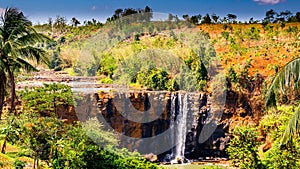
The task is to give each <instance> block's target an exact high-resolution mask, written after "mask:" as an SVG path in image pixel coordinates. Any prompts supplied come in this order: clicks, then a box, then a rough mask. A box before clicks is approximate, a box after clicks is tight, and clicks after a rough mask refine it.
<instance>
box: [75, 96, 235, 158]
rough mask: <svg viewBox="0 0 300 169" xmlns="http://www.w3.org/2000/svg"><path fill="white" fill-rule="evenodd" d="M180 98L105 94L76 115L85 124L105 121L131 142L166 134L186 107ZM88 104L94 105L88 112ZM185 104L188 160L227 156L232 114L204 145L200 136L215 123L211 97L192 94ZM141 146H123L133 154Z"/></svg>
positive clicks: (93, 98) (91, 99)
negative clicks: (88, 121)
mask: <svg viewBox="0 0 300 169" xmlns="http://www.w3.org/2000/svg"><path fill="white" fill-rule="evenodd" d="M180 96H181V94H179V93H178V92H175V93H170V92H150V91H132V92H126V93H104V92H102V93H98V94H94V95H90V96H88V97H87V100H84V101H83V102H81V103H79V104H78V110H76V111H77V112H78V114H77V115H78V118H79V119H80V120H81V121H84V120H86V119H87V118H89V117H97V118H98V119H100V118H104V119H105V122H106V123H107V124H108V125H109V126H110V127H111V128H112V129H113V130H115V131H116V132H118V133H122V135H126V136H128V137H131V138H151V137H154V136H158V135H160V134H163V133H164V132H166V131H167V130H168V129H169V128H170V127H172V125H174V124H173V123H174V121H176V119H177V118H179V113H180V106H181V105H183V103H181V102H182V97H181V98H180ZM85 103H86V105H85ZM88 103H93V104H90V105H91V106H89V107H88V108H86V106H87V104H88ZM185 104H186V106H187V108H186V111H187V112H186V113H187V119H186V120H187V123H186V126H187V131H186V133H185V135H186V139H185V151H184V153H185V156H186V157H187V158H193V159H198V158H199V157H204V156H219V157H224V156H226V154H225V152H224V149H225V147H226V146H227V145H228V141H229V139H230V137H229V134H228V132H229V119H228V118H229V115H228V112H227V113H224V114H223V117H222V119H219V121H217V123H216V124H217V127H216V130H215V131H214V132H213V134H212V135H211V136H210V137H209V139H208V140H206V141H205V142H204V143H200V142H199V141H198V138H199V136H200V133H201V132H202V130H203V127H204V126H205V125H206V124H207V123H208V122H207V121H208V119H210V120H211V117H213V115H212V114H210V104H211V103H210V102H209V96H208V95H207V94H205V93H189V94H188V100H187V101H186V103H185ZM96 109H97V110H96ZM179 130H180V129H179ZM177 134H178V131H177V130H176V131H174V132H173V133H171V134H170V135H169V138H167V139H165V140H163V141H166V142H170V141H172V140H174V139H173V137H176V135H177ZM139 144H141V143H140V142H138V141H137V142H134V141H132V142H122V141H121V146H124V147H127V148H129V149H131V150H134V149H136V148H137V147H139V146H140V145H139ZM162 144H164V143H163V142H162ZM173 150H174V148H173ZM173 150H172V148H170V149H169V151H167V152H165V153H163V154H161V157H163V156H165V155H166V154H171V153H172V151H173Z"/></svg>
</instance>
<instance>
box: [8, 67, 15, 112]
mask: <svg viewBox="0 0 300 169" xmlns="http://www.w3.org/2000/svg"><path fill="white" fill-rule="evenodd" d="M7 72H8V75H9V81H10V99H11V100H10V106H11V108H10V111H9V113H10V114H12V113H14V114H16V111H15V109H16V105H15V99H16V84H15V77H14V73H13V72H12V71H11V70H10V68H9V67H7Z"/></svg>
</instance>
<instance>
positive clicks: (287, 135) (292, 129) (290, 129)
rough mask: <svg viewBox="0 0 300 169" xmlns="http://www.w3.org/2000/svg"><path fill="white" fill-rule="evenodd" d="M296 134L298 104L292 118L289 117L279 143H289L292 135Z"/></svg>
mask: <svg viewBox="0 0 300 169" xmlns="http://www.w3.org/2000/svg"><path fill="white" fill-rule="evenodd" d="M296 134H300V105H299V106H298V107H297V109H296V111H295V113H294V114H293V116H292V118H291V119H290V121H289V123H288V125H287V127H286V129H285V131H284V133H283V136H282V139H281V142H280V144H281V145H286V144H288V143H291V142H292V140H293V137H294V136H295V135H296Z"/></svg>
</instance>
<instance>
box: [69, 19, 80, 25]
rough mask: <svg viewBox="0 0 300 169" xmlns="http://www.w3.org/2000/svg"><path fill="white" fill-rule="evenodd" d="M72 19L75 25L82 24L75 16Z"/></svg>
mask: <svg viewBox="0 0 300 169" xmlns="http://www.w3.org/2000/svg"><path fill="white" fill-rule="evenodd" d="M71 21H72V25H73V26H75V27H77V26H78V25H79V24H80V22H79V21H78V20H77V19H76V18H75V17H73V18H72V20H71Z"/></svg>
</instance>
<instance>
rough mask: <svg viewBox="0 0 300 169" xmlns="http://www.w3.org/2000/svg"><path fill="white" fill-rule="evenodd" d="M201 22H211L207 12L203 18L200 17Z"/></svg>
mask: <svg viewBox="0 0 300 169" xmlns="http://www.w3.org/2000/svg"><path fill="white" fill-rule="evenodd" d="M201 23H206V24H211V18H210V16H209V14H206V15H205V16H204V17H203V18H202V22H201Z"/></svg>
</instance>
